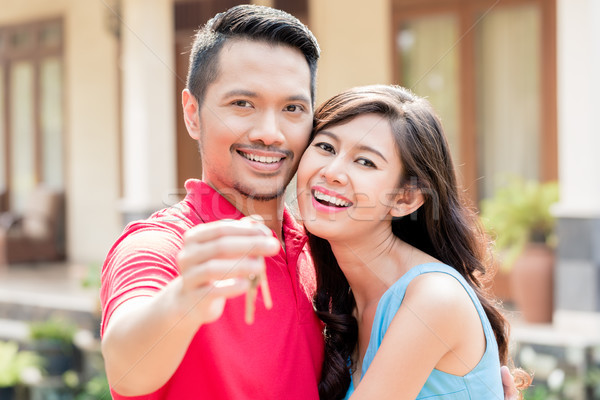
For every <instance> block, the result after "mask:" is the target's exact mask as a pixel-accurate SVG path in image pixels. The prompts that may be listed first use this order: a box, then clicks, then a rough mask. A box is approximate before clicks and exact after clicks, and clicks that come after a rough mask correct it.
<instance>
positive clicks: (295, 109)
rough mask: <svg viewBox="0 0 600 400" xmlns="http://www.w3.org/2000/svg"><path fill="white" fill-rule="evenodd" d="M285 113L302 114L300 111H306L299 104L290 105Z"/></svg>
mask: <svg viewBox="0 0 600 400" xmlns="http://www.w3.org/2000/svg"><path fill="white" fill-rule="evenodd" d="M285 111H288V112H300V111H304V107H302V106H301V105H298V104H289V105H287V106H286V107H285Z"/></svg>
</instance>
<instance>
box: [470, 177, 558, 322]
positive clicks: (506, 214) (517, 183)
mask: <svg viewBox="0 0 600 400" xmlns="http://www.w3.org/2000/svg"><path fill="white" fill-rule="evenodd" d="M557 201H558V184H557V183H556V182H545V183H540V182H537V181H531V180H529V181H527V180H524V179H520V178H512V179H510V180H509V182H508V185H506V186H504V187H502V188H500V189H498V190H497V192H496V194H495V195H494V196H493V197H492V198H489V199H485V200H482V202H481V219H482V222H483V224H484V226H485V227H486V229H487V231H488V233H490V235H491V236H492V238H494V240H495V247H496V249H497V250H498V252H499V254H500V257H499V258H500V270H501V271H504V272H510V289H511V294H512V298H513V300H514V302H515V304H516V306H517V307H518V308H519V309H520V311H522V313H523V317H524V318H525V320H526V321H528V322H550V321H551V320H552V298H553V296H552V294H553V275H554V251H553V248H554V245H555V243H556V235H555V231H554V226H555V218H554V216H553V215H552V213H551V212H550V206H551V205H552V204H554V203H556V202H557Z"/></svg>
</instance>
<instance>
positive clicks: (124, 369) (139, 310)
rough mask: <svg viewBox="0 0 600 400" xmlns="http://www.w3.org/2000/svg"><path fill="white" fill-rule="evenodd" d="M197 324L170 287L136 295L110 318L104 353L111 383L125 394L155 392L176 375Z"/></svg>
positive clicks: (117, 390) (103, 343)
mask: <svg viewBox="0 0 600 400" xmlns="http://www.w3.org/2000/svg"><path fill="white" fill-rule="evenodd" d="M197 329H198V326H197V323H195V322H194V321H191V320H190V319H189V318H186V317H185V312H180V311H178V310H176V309H174V307H173V303H172V302H171V301H170V299H169V293H168V289H167V288H166V289H165V291H163V292H161V293H159V294H158V295H157V296H156V297H152V298H150V297H138V298H133V299H131V300H129V301H127V302H125V303H123V304H122V305H120V306H119V307H118V308H117V309H116V310H115V312H114V313H113V315H112V316H111V318H110V321H109V322H108V326H107V328H106V331H105V333H104V336H103V339H102V354H103V356H104V360H105V368H106V372H107V376H108V379H109V382H110V385H111V387H112V388H113V389H114V390H115V391H116V392H117V393H119V394H121V395H124V396H137V395H142V394H147V393H151V392H154V391H156V390H157V389H159V388H160V387H162V386H163V385H164V384H165V383H166V382H167V381H168V380H169V378H170V377H171V376H172V375H173V374H174V373H175V371H176V369H177V367H178V366H179V364H180V363H181V360H182V359H183V357H184V355H185V352H186V350H187V348H188V345H189V343H190V342H191V340H192V338H193V336H194V334H195V332H196V331H197Z"/></svg>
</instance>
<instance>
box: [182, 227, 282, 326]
mask: <svg viewBox="0 0 600 400" xmlns="http://www.w3.org/2000/svg"><path fill="white" fill-rule="evenodd" d="M267 233H268V234H267ZM279 249H280V244H279V241H278V240H277V239H276V238H275V237H273V236H272V234H271V231H270V230H268V228H266V227H265V226H264V225H263V224H262V223H260V221H258V222H257V221H256V220H253V219H251V218H244V219H242V220H240V221H216V222H212V223H207V224H202V225H198V226H196V227H194V228H192V229H190V230H189V231H188V232H186V234H185V236H184V244H183V248H182V250H181V252H180V253H179V255H178V258H177V261H178V264H179V268H180V271H181V284H180V286H179V291H178V293H177V297H178V299H177V302H178V303H180V304H181V305H186V306H190V305H193V306H192V308H193V310H192V315H193V319H196V321H197V322H198V326H200V325H202V324H205V323H210V322H213V321H215V320H217V319H218V318H220V317H221V315H222V313H223V309H224V307H225V301H226V300H227V299H228V298H232V297H236V296H239V295H240V294H243V293H245V292H247V291H248V290H251V291H252V290H255V288H256V287H254V288H252V287H251V285H250V283H252V279H260V280H259V281H256V282H255V284H261V287H262V288H263V292H264V291H265V290H268V289H267V287H266V285H264V284H263V282H264V279H266V272H265V263H264V257H268V256H271V255H275V254H277V252H279ZM257 277H258V278H257ZM269 299H270V297H269ZM253 300H254V299H253ZM182 311H184V312H186V313H187V312H189V311H190V308H188V309H187V310H182ZM253 314H254V313H253V312H252V315H253ZM240 318H244V316H242V315H240ZM251 320H253V316H252V318H251Z"/></svg>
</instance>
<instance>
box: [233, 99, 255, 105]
mask: <svg viewBox="0 0 600 400" xmlns="http://www.w3.org/2000/svg"><path fill="white" fill-rule="evenodd" d="M232 104H234V105H236V106H238V107H252V104H250V102H249V101H246V100H236V101H234V102H233V103H232Z"/></svg>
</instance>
